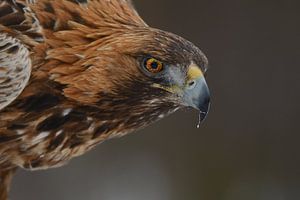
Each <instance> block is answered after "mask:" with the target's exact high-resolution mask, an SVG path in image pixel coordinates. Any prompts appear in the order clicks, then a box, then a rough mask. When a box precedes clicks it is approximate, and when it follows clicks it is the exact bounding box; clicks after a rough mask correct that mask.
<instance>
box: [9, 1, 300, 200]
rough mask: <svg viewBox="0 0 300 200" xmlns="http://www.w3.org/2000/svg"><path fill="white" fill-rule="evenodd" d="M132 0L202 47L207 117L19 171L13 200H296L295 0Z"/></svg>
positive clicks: (299, 48)
mask: <svg viewBox="0 0 300 200" xmlns="http://www.w3.org/2000/svg"><path fill="white" fill-rule="evenodd" d="M135 4H136V7H137V9H138V11H139V13H140V14H141V15H142V17H143V18H144V19H145V20H146V22H148V24H149V25H151V26H154V27H157V28H161V29H164V30H168V31H171V32H174V33H177V34H179V35H181V36H183V37H185V38H187V39H189V40H191V41H193V42H194V43H195V44H196V45H197V46H199V47H200V48H201V49H202V50H203V51H204V52H205V53H206V54H207V56H208V58H209V60H210V69H209V73H208V82H209V85H210V88H211V91H212V93H213V94H212V95H213V106H212V110H211V113H210V114H209V117H208V119H207V121H206V123H205V124H204V125H203V126H202V127H201V128H200V129H196V125H197V120H198V119H197V113H196V112H193V111H188V110H185V111H180V112H177V113H176V114H175V115H172V116H170V117H168V118H167V119H164V120H162V121H160V122H159V123H156V124H154V125H153V126H151V127H148V128H147V129H145V130H141V131H139V132H138V133H135V134H131V135H129V136H127V137H124V138H121V139H118V140H111V141H109V142H106V143H104V144H102V145H100V146H98V147H97V148H96V149H95V150H93V151H92V152H90V153H88V154H87V155H85V156H83V157H80V158H77V159H75V160H73V161H72V162H71V163H70V164H69V165H67V166H65V167H63V168H59V169H54V170H48V171H39V172H34V173H29V172H24V171H19V172H18V174H17V177H16V178H15V179H14V184H13V188H12V195H11V199H13V200H19V199H20V200H21V199H22V200H24V199H25V200H27V199H30V200H35V199H43V200H50V199H51V200H53V199H55V200H120V199H122V200H241V199H242V200H254V199H255V200H298V199H300V189H299V188H300V156H299V154H300V147H299V146H300V145H299V143H300V128H299V123H300V122H298V121H299V115H300V93H299V92H300V84H299V80H300V62H299V57H300V10H299V7H300V1H294V2H293V1H289V0H286V1H280V0H278V1H274V0H273V1H271V0H265V1H261V0H260V1H259V0H226V1H215V0H198V1H196V0H184V1H183V0H151V1H135Z"/></svg>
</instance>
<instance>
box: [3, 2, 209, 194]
mask: <svg viewBox="0 0 300 200" xmlns="http://www.w3.org/2000/svg"><path fill="white" fill-rule="evenodd" d="M206 69H207V59H206V57H205V56H204V54H203V53H202V52H201V51H200V50H199V49H198V48H197V47H196V46H194V45H193V44H192V43H191V42H188V41H187V40H185V39H183V38H181V37H179V36H177V35H174V34H172V33H168V32H165V31H162V30H158V29H155V28H151V27H149V26H147V24H146V23H145V22H144V21H143V20H142V19H141V18H140V17H139V15H138V14H137V12H136V11H135V9H134V7H133V6H132V4H131V2H130V1H126V0H109V1H108V0H89V1H84V0H80V1H79V0H78V1H76V0H55V1H54V0H52V1H51V0H50V1H49V0H36V1H30V0H27V1H26V0H1V1H0V117H1V118H0V176H1V177H0V199H1V200H5V199H6V198H7V191H8V188H9V184H10V180H11V178H12V175H13V172H14V171H15V170H16V169H17V168H24V169H28V170H37V169H47V168H51V167H57V166H61V165H63V164H65V163H66V162H67V161H69V160H70V159H71V158H73V157H76V156H79V155H82V154H83V153H85V152H87V151H88V150H90V149H91V148H93V147H94V146H95V145H97V144H99V143H101V142H103V141H105V140H107V139H110V138H113V137H119V136H123V135H125V134H127V133H130V132H132V131H134V130H136V129H139V128H143V127H145V126H146V125H149V124H151V123H153V122H155V121H157V120H159V119H161V118H163V117H164V116H166V115H168V114H170V113H172V112H174V111H176V110H177V109H179V108H182V107H194V108H196V109H198V110H200V113H201V120H203V119H204V118H205V116H206V114H207V112H208V109H209V101H210V100H209V90H208V87H207V84H206V81H205V78H204V73H205V72H206Z"/></svg>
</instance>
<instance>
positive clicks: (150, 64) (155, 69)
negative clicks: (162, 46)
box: [144, 58, 164, 74]
mask: <svg viewBox="0 0 300 200" xmlns="http://www.w3.org/2000/svg"><path fill="white" fill-rule="evenodd" d="M144 67H145V68H146V70H148V71H149V72H151V73H154V74H156V73H159V72H161V71H162V70H163V68H164V65H163V63H162V62H160V61H158V60H156V59H155V58H147V59H145V62H144Z"/></svg>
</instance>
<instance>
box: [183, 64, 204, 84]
mask: <svg viewBox="0 0 300 200" xmlns="http://www.w3.org/2000/svg"><path fill="white" fill-rule="evenodd" d="M202 76H203V73H202V71H201V69H200V68H199V67H198V66H197V65H195V64H191V65H190V67H189V70H188V72H187V77H188V80H196V79H198V78H200V77H202Z"/></svg>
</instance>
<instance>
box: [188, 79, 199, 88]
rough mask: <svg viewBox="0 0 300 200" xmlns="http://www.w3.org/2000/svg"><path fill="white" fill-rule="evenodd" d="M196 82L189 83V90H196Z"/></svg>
mask: <svg viewBox="0 0 300 200" xmlns="http://www.w3.org/2000/svg"><path fill="white" fill-rule="evenodd" d="M196 84H197V83H196V81H189V82H188V87H189V89H194V88H195V86H196Z"/></svg>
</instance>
